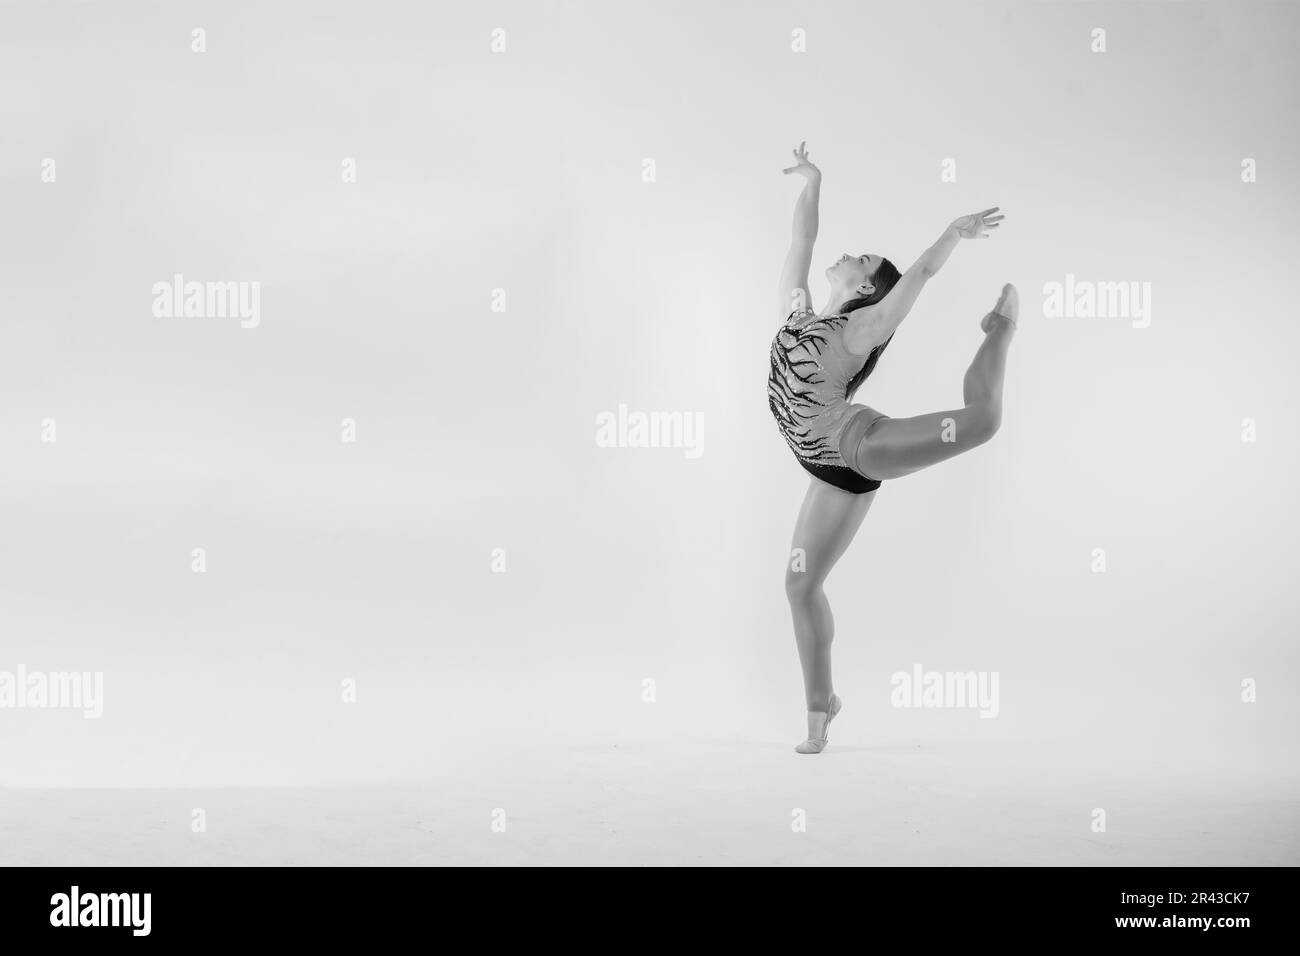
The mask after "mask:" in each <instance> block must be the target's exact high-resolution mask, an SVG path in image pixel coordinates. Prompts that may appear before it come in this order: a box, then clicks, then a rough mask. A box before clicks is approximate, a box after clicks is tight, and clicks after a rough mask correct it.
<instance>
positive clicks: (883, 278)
mask: <svg viewBox="0 0 1300 956" xmlns="http://www.w3.org/2000/svg"><path fill="white" fill-rule="evenodd" d="M902 277H903V274H902V273H901V272H899V271H898V266H896V265H894V264H893V263H892V262H890V261H889V260H888V259H886V258H884V257H883V256H882V257H881V259H880V265H879V266H878V267H877V268H876V274H875V275H874V276H872V277H871V284H872V285H874V286H875V287H876V288H875V290H874V291H873V292H872V293H871V295H864V296H862V297H861V298H859V299H850V300H849V301H848V302H845V303H844V304H843V305H842V306H840V313H841V314H847V313H849V312H852V311H853V310H854V309H860V308H862V307H863V306H864V305H875V304H876V303H877V302H879V301H880V300H881V299H883V298H884V297H885V296H887V295H889V290H890V289H892V288H893V287H894V286H895V284H896V283H897V282H898V280H899V279H901V278H902Z"/></svg>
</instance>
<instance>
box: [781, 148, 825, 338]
mask: <svg viewBox="0 0 1300 956" xmlns="http://www.w3.org/2000/svg"><path fill="white" fill-rule="evenodd" d="M804 145H805V144H804V143H800V144H799V148H798V149H796V150H795V151H794V158H795V165H793V166H791V167H789V168H788V169H784V170H782V172H784V173H785V174H786V175H787V176H788V175H789V174H790V173H796V174H798V175H800V176H802V177H803V178H804V179H805V180H807V182H805V183H804V187H803V192H801V193H800V194H799V198H798V200H796V202H795V205H794V225H793V226H792V227H791V230H790V251H789V252H787V253H786V255H785V265H784V266H782V267H781V285H780V287H779V288H778V290H777V293H778V295H779V297H780V303H779V306H778V308H779V309H780V313H781V318H782V319H785V317H786V316H788V315H789V314H790V313H791V312H793V311H795V310H802V309H812V295H811V293H809V291H808V267H809V266H810V265H811V264H812V252H813V243H814V242H816V241H817V226H818V213H817V204H818V202H819V201H820V200H821V191H822V171H821V170H820V169H818V168H817V167H816V166H814V165H813V164H812V163H811V162H810V161H809V160H808V152H807V150H805V149H804Z"/></svg>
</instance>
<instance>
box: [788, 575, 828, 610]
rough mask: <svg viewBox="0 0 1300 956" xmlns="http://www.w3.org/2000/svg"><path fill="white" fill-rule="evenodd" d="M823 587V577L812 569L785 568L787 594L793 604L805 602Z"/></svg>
mask: <svg viewBox="0 0 1300 956" xmlns="http://www.w3.org/2000/svg"><path fill="white" fill-rule="evenodd" d="M821 589H822V578H821V576H820V575H817V574H813V573H812V572H811V571H800V570H797V569H795V568H786V569H785V596H786V597H787V598H789V599H790V603H791V604H804V603H806V602H808V601H809V600H811V599H812V598H814V597H816V595H817V593H818V592H819V591H821Z"/></svg>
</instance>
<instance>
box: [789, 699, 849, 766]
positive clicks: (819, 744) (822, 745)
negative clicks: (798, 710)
mask: <svg viewBox="0 0 1300 956" xmlns="http://www.w3.org/2000/svg"><path fill="white" fill-rule="evenodd" d="M843 703H844V702H843V701H841V700H840V699H839V698H838V697H836V696H835V695H834V694H831V705H830V710H829V711H827V712H826V721H825V723H823V724H822V735H821V736H820V737H809V738H808V739H807V740H805V741H804V742H803V743H801V744H800V745H799V746H798V747H795V748H794V752H795V753H797V754H819V753H821V752H822V751H823V750H825V749H826V742H827V741H828V740H829V739H830V738H829V737H828V736H827V733H828V731H829V730H830V729H831V721H832V720H834V719H835V715H836V714H838V713H839V712H840V707H842V706H843ZM810 713H813V714H819V713H821V711H819V710H814V711H810Z"/></svg>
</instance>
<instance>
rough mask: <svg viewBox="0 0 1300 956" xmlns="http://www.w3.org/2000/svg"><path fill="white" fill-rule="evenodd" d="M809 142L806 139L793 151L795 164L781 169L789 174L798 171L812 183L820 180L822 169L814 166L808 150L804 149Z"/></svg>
mask: <svg viewBox="0 0 1300 956" xmlns="http://www.w3.org/2000/svg"><path fill="white" fill-rule="evenodd" d="M807 143H808V141H807V140H804V141H803V142H802V143H800V144H799V148H798V149H796V150H794V151H793V152H794V158H795V164H794V165H793V166H791V167H789V168H787V169H783V170H781V172H783V173H785V174H786V175H787V176H789V175H790V174H791V173H798V174H799V175H800V176H802V177H804V178H805V179H807V180H808V181H809V182H810V183H816V182H820V181H821V178H822V171H821V170H820V169H818V168H817V167H816V166H814V165H813V164H812V162H811V161H810V160H809V159H808V150H806V149H804V146H806V145H807Z"/></svg>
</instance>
